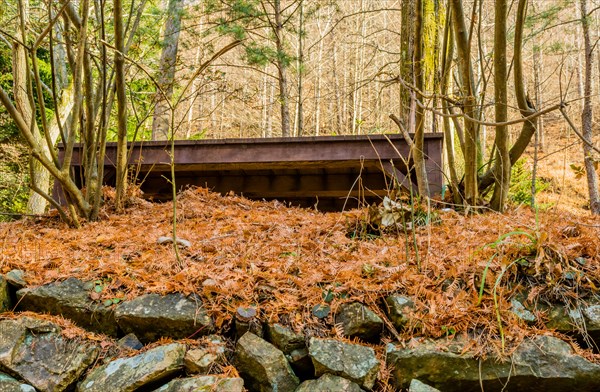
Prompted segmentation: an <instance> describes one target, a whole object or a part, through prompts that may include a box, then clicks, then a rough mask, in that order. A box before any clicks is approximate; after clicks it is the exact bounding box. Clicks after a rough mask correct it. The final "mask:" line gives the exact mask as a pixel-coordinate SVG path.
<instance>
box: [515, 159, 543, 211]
mask: <svg viewBox="0 0 600 392" xmlns="http://www.w3.org/2000/svg"><path fill="white" fill-rule="evenodd" d="M531 180H532V176H531V169H530V168H529V167H528V165H527V161H526V160H525V159H523V158H521V159H519V160H518V161H517V162H515V164H514V165H513V167H512V172H511V178H510V191H509V193H508V200H509V201H510V202H511V203H515V204H526V205H531ZM549 186H550V183H549V182H548V181H546V180H544V179H542V178H539V177H538V178H537V179H536V181H535V193H536V194H538V193H539V192H541V191H544V190H546V189H548V187H549Z"/></svg>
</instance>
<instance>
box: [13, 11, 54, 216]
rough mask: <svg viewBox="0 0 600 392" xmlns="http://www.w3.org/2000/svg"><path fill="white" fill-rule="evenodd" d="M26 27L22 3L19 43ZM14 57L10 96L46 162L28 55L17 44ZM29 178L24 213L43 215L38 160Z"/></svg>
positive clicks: (45, 176) (43, 175)
mask: <svg viewBox="0 0 600 392" xmlns="http://www.w3.org/2000/svg"><path fill="white" fill-rule="evenodd" d="M28 26H29V1H28V0H22V1H21V2H20V7H19V22H18V23H17V29H16V36H17V37H18V38H19V40H20V41H21V42H27V29H28ZM12 56H13V64H12V69H13V95H14V98H15V106H16V108H17V110H18V111H19V113H21V116H22V117H23V119H24V120H25V122H26V123H27V125H28V126H30V127H31V131H32V133H33V135H34V136H35V138H36V140H37V142H38V143H39V144H40V145H41V146H43V147H44V154H45V155H46V156H47V157H48V158H49V157H50V152H49V151H46V150H48V148H47V146H46V144H45V142H44V139H43V137H42V135H41V134H40V131H39V129H38V126H37V124H36V121H35V115H34V109H33V102H32V101H31V100H30V95H29V92H28V91H29V85H30V79H29V75H28V72H29V67H28V65H27V51H26V50H25V47H23V46H22V45H20V44H19V43H17V42H14V43H13V47H12ZM30 165H31V170H30V173H31V178H30V181H31V183H32V184H33V186H32V190H31V191H30V192H29V200H28V202H27V213H29V214H43V213H44V211H45V210H46V207H47V205H48V202H47V201H46V199H45V198H44V197H42V195H40V194H39V193H37V192H35V191H34V190H33V189H34V188H36V187H38V188H40V189H41V190H43V191H44V192H46V191H48V187H49V184H50V173H49V172H48V170H46V169H45V168H44V167H43V165H42V164H41V163H40V162H39V161H37V160H31V162H30Z"/></svg>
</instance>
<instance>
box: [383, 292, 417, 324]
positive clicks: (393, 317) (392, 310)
mask: <svg viewBox="0 0 600 392" xmlns="http://www.w3.org/2000/svg"><path fill="white" fill-rule="evenodd" d="M385 304H386V306H387V314H388V316H389V318H390V321H391V322H392V324H393V325H394V327H396V329H398V330H400V329H402V328H404V326H405V325H406V323H408V321H409V318H408V315H407V314H408V313H409V312H411V311H412V310H414V308H415V303H414V302H413V300H412V299H411V298H410V297H407V296H404V295H390V296H389V297H387V298H386V299H385Z"/></svg>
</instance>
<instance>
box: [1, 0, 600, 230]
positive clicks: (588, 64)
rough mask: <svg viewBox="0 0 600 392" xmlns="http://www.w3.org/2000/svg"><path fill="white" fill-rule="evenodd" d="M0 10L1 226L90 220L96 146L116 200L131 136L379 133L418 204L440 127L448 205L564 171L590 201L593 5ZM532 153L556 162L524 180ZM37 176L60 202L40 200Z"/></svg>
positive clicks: (277, 1) (507, 193) (283, 0)
mask: <svg viewBox="0 0 600 392" xmlns="http://www.w3.org/2000/svg"><path fill="white" fill-rule="evenodd" d="M1 9H2V11H1V12H0V72H1V76H0V87H1V88H2V90H1V91H0V93H1V94H0V98H1V101H2V104H3V105H2V106H0V142H1V143H2V149H1V151H2V152H1V153H0V154H2V156H1V157H0V158H1V159H0V166H1V167H0V176H1V178H2V181H1V182H0V206H1V207H0V208H1V209H2V213H3V215H2V216H1V217H0V219H9V218H11V217H13V216H14V215H12V214H17V216H19V215H20V214H22V213H30V214H41V213H44V211H46V209H47V205H48V203H50V204H53V205H54V207H56V208H58V209H59V211H60V213H61V216H62V217H63V219H65V220H66V221H68V222H69V223H71V224H73V225H78V222H79V219H81V218H84V219H96V218H97V217H98V211H99V208H100V205H101V199H102V192H101V191H100V190H99V189H100V185H101V184H100V182H99V180H98V179H100V178H102V165H98V162H102V161H103V154H104V145H105V143H106V142H107V141H117V142H119V145H120V154H119V156H120V158H119V161H118V162H117V163H116V164H117V166H118V168H119V169H120V172H119V173H118V174H117V178H118V182H117V206H118V207H119V206H120V205H121V204H122V200H123V199H124V198H125V196H124V195H125V194H126V188H127V183H128V179H130V177H129V176H128V175H127V165H126V164H125V162H126V156H127V149H126V144H125V142H126V141H127V140H129V141H131V140H153V139H168V140H174V139H203V138H228V137H272V136H312V135H342V134H351V135H358V134H377V133H390V132H402V133H403V134H405V135H406V136H407V138H409V139H410V141H409V143H410V144H411V145H412V151H413V154H414V158H415V162H416V170H417V175H418V177H419V191H420V193H421V194H426V193H427V192H428V190H427V189H426V181H425V179H426V173H422V172H420V168H419V161H420V159H422V154H421V155H419V153H420V151H421V149H420V146H422V141H421V142H420V140H421V139H420V138H421V137H422V133H423V132H444V134H445V136H446V138H445V139H446V141H445V143H446V144H445V147H446V163H447V165H446V168H445V172H446V176H447V184H448V194H451V195H452V197H453V202H454V203H455V204H456V205H459V206H481V205H483V206H487V205H490V206H491V207H492V208H493V209H496V210H499V211H503V210H504V209H505V208H506V205H507V201H513V202H516V203H528V204H533V205H535V204H536V200H535V194H536V193H537V192H538V191H540V190H541V189H544V188H551V187H550V185H552V179H551V178H550V177H549V176H555V177H558V178H560V177H561V176H562V178H563V180H564V178H565V177H569V178H570V179H572V180H573V184H574V188H576V191H575V193H576V194H578V196H582V194H583V195H584V196H585V197H586V198H587V201H584V202H581V201H577V203H578V205H577V206H576V207H577V208H580V209H588V210H591V211H592V212H593V213H595V214H598V213H600V203H599V201H598V182H597V181H598V180H597V172H596V170H595V169H597V166H598V161H599V158H598V136H597V134H598V132H597V125H596V121H595V119H594V117H593V116H594V114H593V112H592V107H593V105H594V104H597V102H598V95H597V91H598V90H599V89H600V72H599V71H600V61H599V59H600V58H599V57H598V56H600V52H599V51H598V50H597V47H596V46H597V45H596V44H597V40H598V36H599V31H600V19H599V16H598V12H597V11H598V4H596V2H594V1H587V0H580V1H577V2H570V1H559V0H557V1H529V2H527V1H524V0H521V1H513V2H509V1H494V2H491V1H459V0H451V1H447V2H446V1H439V0H438V1H436V0H408V1H392V0H389V1H375V0H338V1H334V0H331V1H323V0H321V1H317V0H294V1H288V0H223V1H216V0H205V1H183V0H169V1H162V2H159V1H148V0H139V1H135V0H134V1H121V0H115V1H112V2H104V1H100V0H81V1H79V2H75V1H57V2H40V1H27V0H20V1H14V0H4V1H3V2H2V7H1ZM390 115H392V116H390ZM523 119H525V120H523ZM408 133H411V134H414V136H409V135H408ZM58 142H63V143H64V144H65V145H66V146H67V151H68V150H69V148H71V149H72V146H73V145H74V143H75V142H82V143H84V144H85V145H86V156H85V158H84V159H85V160H86V172H87V173H89V175H88V176H87V179H86V181H87V182H86V183H85V184H84V188H85V192H84V191H82V189H80V188H79V187H77V186H76V185H75V183H74V182H73V180H72V178H71V176H72V173H70V172H69V164H68V163H69V159H70V158H69V153H67V154H66V158H65V161H63V162H59V161H58V159H57V156H56V150H55V147H56V144H57V143H58ZM420 143H421V144H420ZM527 148H529V150H526V149H527ZM526 151H527V154H526V155H525V156H526V157H527V159H526V160H524V159H522V160H520V158H522V154H523V153H524V152H526ZM545 157H554V158H557V157H558V158H560V159H559V160H558V164H556V161H553V163H552V165H549V166H551V167H549V168H548V169H547V170H549V172H547V173H542V174H543V175H542V178H538V177H539V174H537V165H538V162H539V160H540V159H542V160H543V159H546V158H545ZM511 171H512V172H513V187H512V188H511V187H510V186H509V185H510V177H511V176H510V173H511ZM530 171H532V172H533V173H532V175H529V174H528V173H529V172H530ZM48 173H49V174H48ZM423 177H425V178H423ZM51 179H54V180H56V181H59V182H60V183H61V184H62V185H63V189H65V190H66V192H67V196H68V200H69V202H70V204H69V205H70V207H69V208H66V209H64V210H63V209H62V208H60V207H59V206H58V205H57V204H56V202H55V201H54V200H52V199H51V196H50V194H49V189H50V184H51ZM523 180H524V181H523ZM586 181H587V182H586ZM563 183H564V181H563ZM515 184H516V187H515ZM557 188H560V187H559V186H555V187H554V190H555V191H556V189H557ZM563 188H564V187H563ZM34 191H35V192H34ZM557 192H558V193H560V191H557Z"/></svg>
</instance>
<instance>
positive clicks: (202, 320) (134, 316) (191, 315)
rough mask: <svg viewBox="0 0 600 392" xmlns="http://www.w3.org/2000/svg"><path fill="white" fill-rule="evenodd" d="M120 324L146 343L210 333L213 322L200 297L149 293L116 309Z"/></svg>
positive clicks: (123, 329)
mask: <svg viewBox="0 0 600 392" xmlns="http://www.w3.org/2000/svg"><path fill="white" fill-rule="evenodd" d="M115 318H116V320H117V324H118V325H119V327H120V328H121V330H122V331H123V332H124V333H135V335H136V336H137V337H138V338H139V339H140V341H142V342H143V343H149V342H153V341H156V340H158V339H160V338H161V337H171V338H174V339H183V338H187V337H190V336H192V335H194V336H201V335H206V334H208V333H210V332H211V331H212V328H213V323H212V320H211V319H210V317H209V316H208V315H207V314H206V311H205V310H204V309H203V308H202V302H201V301H200V299H198V298H195V297H192V298H188V297H186V296H184V295H183V294H179V293H176V294H168V295H165V296H160V295H158V294H147V295H142V296H141V297H138V298H135V299H133V300H131V301H126V302H123V303H122V304H120V305H119V306H117V309H116V311H115Z"/></svg>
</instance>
